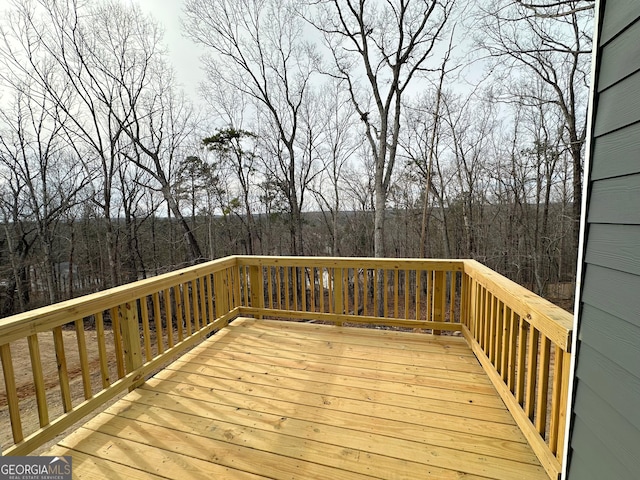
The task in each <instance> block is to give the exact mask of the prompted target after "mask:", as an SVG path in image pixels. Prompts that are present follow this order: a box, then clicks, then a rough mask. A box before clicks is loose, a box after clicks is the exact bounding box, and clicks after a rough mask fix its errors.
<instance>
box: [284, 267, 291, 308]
mask: <svg viewBox="0 0 640 480" xmlns="http://www.w3.org/2000/svg"><path fill="white" fill-rule="evenodd" d="M289 269H290V267H284V308H285V309H286V310H291V300H290V296H291V284H290V280H289Z"/></svg>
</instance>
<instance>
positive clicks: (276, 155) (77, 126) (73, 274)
mask: <svg viewBox="0 0 640 480" xmlns="http://www.w3.org/2000/svg"><path fill="white" fill-rule="evenodd" d="M463 3H464V4H463ZM593 3H594V2H593V1H592V0H571V1H561V2H557V1H554V2H544V1H541V2H536V3H535V4H533V3H529V2H526V1H524V0H522V1H519V0H515V1H514V0H494V1H491V2H485V1H482V2H478V5H475V4H468V3H467V2H456V1H455V0H445V1H442V0H441V1H437V2H435V1H434V2H422V1H421V2H416V1H411V0H404V1H390V2H381V1H375V0H359V1H352V0H338V1H328V0H327V1H324V0H323V1H319V2H318V1H314V2H305V1H303V0H287V1H280V0H260V1H258V0H244V1H239V2H226V1H222V0H187V1H186V2H185V11H184V25H185V33H186V34H187V35H188V36H190V37H191V38H192V39H193V40H194V41H196V42H198V43H200V44H202V45H204V46H205V48H206V49H207V50H208V51H209V52H210V55H209V56H208V57H206V58H205V59H204V60H203V65H202V68H204V69H205V71H206V72H207V81H206V82H205V84H204V85H202V89H201V98H200V99H199V100H198V102H199V104H198V105H196V104H194V103H193V102H194V99H189V98H187V97H186V96H185V95H184V94H183V93H182V91H181V89H180V87H179V85H177V82H176V80H175V76H174V74H173V71H172V68H171V65H169V63H168V57H167V53H166V50H165V48H164V46H163V38H162V33H161V29H160V27H159V26H158V24H157V23H156V22H155V21H154V20H153V18H151V17H149V16H147V15H145V14H144V13H143V12H142V11H141V10H140V9H139V8H138V7H136V6H133V5H131V4H130V3H129V2H123V1H118V0H107V1H98V0H96V1H89V2H78V1H76V0H32V1H28V0H13V1H12V2H10V5H9V6H8V7H6V11H5V12H4V13H5V14H4V21H3V22H2V26H1V30H0V34H1V36H2V39H1V40H0V86H1V88H2V98H1V100H2V108H1V110H0V225H1V227H2V231H1V232H0V314H1V315H3V316H6V315H10V314H12V313H16V312H20V311H24V310H26V309H29V308H33V307H35V306H39V305H43V304H47V303H52V302H56V301H60V300H64V299H66V298H70V297H73V296H77V295H81V294H85V293H88V292H92V291H97V290H100V289H104V288H108V287H111V286H115V285H119V284H122V283H126V282H130V281H133V280H136V279H139V278H144V277H147V276H149V275H155V274H158V273H161V272H164V271H169V270H172V269H175V268H179V267H182V266H186V265H189V264H193V263H196V262H200V261H204V260H207V259H211V258H217V257H221V256H225V255H229V254H261V255H262V254H268V255H284V254H286V255H302V254H304V255H338V256H340V255H341V256H397V257H465V258H476V259H478V260H480V261H482V262H484V263H486V264H487V265H489V266H490V267H492V268H494V269H496V270H498V271H500V272H502V273H504V274H506V275H507V276H509V277H511V278H513V279H514V280H516V281H518V282H520V283H523V284H525V285H527V286H528V287H530V288H533V289H534V290H536V291H538V292H539V293H543V294H544V293H545V292H546V288H547V286H548V285H550V284H558V283H561V282H572V281H573V280H574V276H575V262H576V249H577V245H576V242H577V232H578V230H577V229H578V224H579V223H578V221H579V214H580V193H581V188H582V186H581V178H582V165H583V157H584V140H585V138H586V121H585V119H586V104H587V94H588V64H589V52H590V49H591V37H590V35H591V28H592V27H591V21H592V16H593ZM462 32H471V33H470V34H469V33H462ZM463 39H464V41H463ZM477 71H482V72H483V73H482V75H483V76H484V77H485V78H482V79H478V80H477V81H475V82H474V84H473V86H472V87H469V86H468V85H467V86H466V87H465V86H464V82H465V81H464V78H466V77H467V76H469V75H470V74H471V73H472V72H477Z"/></svg>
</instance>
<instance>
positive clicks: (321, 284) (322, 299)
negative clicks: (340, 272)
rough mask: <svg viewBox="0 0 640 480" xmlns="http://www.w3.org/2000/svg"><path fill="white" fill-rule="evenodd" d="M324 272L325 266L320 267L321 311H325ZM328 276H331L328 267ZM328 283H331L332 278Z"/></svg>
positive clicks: (319, 303)
mask: <svg viewBox="0 0 640 480" xmlns="http://www.w3.org/2000/svg"><path fill="white" fill-rule="evenodd" d="M324 272H325V270H324V267H323V268H319V269H318V290H319V291H320V295H319V297H320V298H319V299H318V305H319V307H320V312H324V311H325V310H324ZM327 278H329V269H327ZM328 283H331V280H329V282H328ZM327 288H328V286H327ZM329 291H330V290H329ZM329 303H331V300H329Z"/></svg>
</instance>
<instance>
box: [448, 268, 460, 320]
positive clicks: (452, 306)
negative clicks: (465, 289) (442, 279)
mask: <svg viewBox="0 0 640 480" xmlns="http://www.w3.org/2000/svg"><path fill="white" fill-rule="evenodd" d="M447 276H448V277H449V279H450V285H451V287H450V288H449V292H450V293H449V322H451V323H459V322H456V316H455V311H456V295H457V292H456V290H457V288H458V281H457V280H458V279H457V277H458V273H457V272H450V274H449V275H447ZM461 288H462V285H461ZM445 289H446V284H445ZM463 303H464V300H463V298H462V295H460V312H461V311H462V305H463Z"/></svg>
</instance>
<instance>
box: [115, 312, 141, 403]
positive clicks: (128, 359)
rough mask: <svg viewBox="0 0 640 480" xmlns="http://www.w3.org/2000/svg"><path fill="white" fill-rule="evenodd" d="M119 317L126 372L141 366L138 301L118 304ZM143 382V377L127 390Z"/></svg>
mask: <svg viewBox="0 0 640 480" xmlns="http://www.w3.org/2000/svg"><path fill="white" fill-rule="evenodd" d="M118 315H119V317H120V331H121V334H122V344H123V348H124V361H125V365H126V368H127V373H131V372H133V371H135V370H137V369H138V368H140V367H141V366H142V350H141V348H140V326H139V321H138V302H137V301H135V300H134V301H131V302H126V303H123V304H122V305H120V306H118ZM143 383H144V378H143V379H140V380H138V381H137V382H136V383H134V384H133V385H131V387H130V388H129V391H131V390H134V389H136V388H138V387H139V386H141V385H142V384H143Z"/></svg>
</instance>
